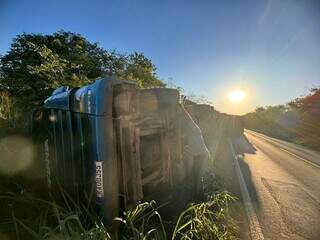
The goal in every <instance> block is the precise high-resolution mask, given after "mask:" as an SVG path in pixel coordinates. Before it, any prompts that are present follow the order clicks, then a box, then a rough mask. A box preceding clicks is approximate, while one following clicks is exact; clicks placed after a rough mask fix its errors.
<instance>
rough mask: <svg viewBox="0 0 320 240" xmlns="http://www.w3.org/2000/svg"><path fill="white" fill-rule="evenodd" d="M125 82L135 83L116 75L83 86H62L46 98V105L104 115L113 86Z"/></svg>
mask: <svg viewBox="0 0 320 240" xmlns="http://www.w3.org/2000/svg"><path fill="white" fill-rule="evenodd" d="M123 83H126V84H130V85H135V84H134V83H133V82H130V81H126V80H119V79H118V78H116V77H105V78H100V79H97V80H96V81H95V82H94V83H92V84H90V85H87V86H84V87H81V88H73V89H69V88H68V87H65V86H62V87H59V88H58V89H56V90H55V91H54V92H53V93H52V95H51V96H50V97H49V98H47V99H46V100H45V102H44V107H45V108H55V109H62V110H67V111H72V112H80V113H87V114H95V115H102V114H104V113H105V112H106V109H107V106H106V104H105V103H106V101H107V100H109V101H112V98H111V99H110V97H111V96H112V89H113V86H115V85H118V84H123Z"/></svg>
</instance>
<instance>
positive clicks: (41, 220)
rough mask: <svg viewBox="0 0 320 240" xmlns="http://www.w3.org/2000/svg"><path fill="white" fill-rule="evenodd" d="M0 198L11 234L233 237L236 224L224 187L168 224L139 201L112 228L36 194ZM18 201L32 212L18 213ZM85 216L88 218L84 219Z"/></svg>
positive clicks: (43, 239) (137, 239) (42, 238)
mask: <svg viewBox="0 0 320 240" xmlns="http://www.w3.org/2000/svg"><path fill="white" fill-rule="evenodd" d="M0 200H6V201H7V202H8V203H9V204H11V206H12V212H11V219H10V221H8V219H7V223H6V224H8V225H10V226H11V227H12V228H13V229H14V234H15V238H13V239H23V240H25V239H37V240H38V239H39V240H62V239H66V240H75V239H77V240H78V239H81V240H109V239H130V240H131V239H132V240H148V239H159V240H160V239H161V240H167V239H168V240H169V239H171V240H177V239H185V240H187V239H188V240H189V239H212V240H215V239H219V240H228V239H230V240H232V239H236V227H235V224H234V223H233V221H232V219H231V218H230V216H229V210H228V209H229V207H228V206H229V203H230V202H232V201H234V200H235V199H234V198H233V197H232V196H230V195H229V194H228V193H227V192H220V193H216V194H214V195H213V196H211V197H210V198H209V199H208V200H207V201H204V202H201V203H193V204H190V205H189V206H188V207H187V209H185V210H184V211H182V212H181V213H180V215H179V216H176V217H175V218H173V219H172V220H171V221H170V222H169V223H168V222H165V221H163V219H162V217H161V215H160V213H159V212H158V209H159V207H158V206H157V204H156V202H155V201H150V202H143V203H139V204H137V205H136V207H135V208H133V209H131V210H128V211H127V212H125V213H124V216H123V217H122V218H116V219H114V225H113V226H112V227H106V226H104V225H103V222H102V221H101V219H100V218H99V217H98V216H96V215H95V214H94V213H93V212H89V210H88V209H86V210H83V208H80V207H79V206H75V207H70V208H69V207H66V206H64V207H61V206H59V205H58V204H56V203H55V202H54V201H47V200H43V199H39V198H35V197H33V196H32V195H30V194H29V193H26V192H24V193H19V194H12V193H8V194H5V195H2V196H0ZM17 206H20V207H23V206H24V207H28V208H29V209H31V211H35V212H34V213H33V214H31V215H30V214H29V215H28V216H21V215H19V216H18V215H17V214H16V213H17V212H16V211H17ZM88 215H89V217H90V219H89V220H90V221H88V219H85V218H86V217H87V216H88ZM30 217H31V218H32V219H30Z"/></svg>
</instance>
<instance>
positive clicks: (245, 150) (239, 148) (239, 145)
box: [233, 135, 260, 210]
mask: <svg viewBox="0 0 320 240" xmlns="http://www.w3.org/2000/svg"><path fill="white" fill-rule="evenodd" d="M233 143H234V147H235V151H236V154H237V156H238V162H239V165H240V169H241V172H242V175H243V178H244V180H245V183H246V185H247V188H248V191H249V194H250V198H251V201H252V203H253V204H254V205H255V207H256V209H257V210H258V209H259V208H260V199H259V196H258V194H257V191H256V188H255V184H254V182H253V179H252V173H251V170H250V167H249V165H248V164H247V163H246V161H245V155H246V154H256V151H257V149H256V148H255V147H254V146H253V145H252V144H251V143H250V141H249V140H248V139H247V137H246V136H245V135H242V136H241V137H239V138H237V139H235V140H234V141H233Z"/></svg>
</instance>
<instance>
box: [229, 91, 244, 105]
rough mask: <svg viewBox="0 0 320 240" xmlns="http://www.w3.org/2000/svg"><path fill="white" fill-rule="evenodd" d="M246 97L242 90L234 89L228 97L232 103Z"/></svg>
mask: <svg viewBox="0 0 320 240" xmlns="http://www.w3.org/2000/svg"><path fill="white" fill-rule="evenodd" d="M245 97H246V93H245V92H244V91H242V90H233V91H231V92H230V93H229V95H228V98H229V100H230V102H232V103H240V102H242V101H243V100H244V99H245Z"/></svg>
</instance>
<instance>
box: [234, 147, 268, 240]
mask: <svg viewBox="0 0 320 240" xmlns="http://www.w3.org/2000/svg"><path fill="white" fill-rule="evenodd" d="M230 148H231V151H232V154H233V159H234V165H235V169H236V172H237V176H238V179H239V184H240V190H241V195H242V199H243V203H244V207H245V210H246V214H247V218H248V223H249V230H250V237H251V239H252V240H264V236H263V234H262V230H261V226H260V223H259V220H258V217H257V214H256V212H255V210H254V207H253V204H252V201H251V198H250V195H249V192H248V188H247V185H246V183H245V181H244V178H243V175H242V172H241V169H240V166H239V162H238V158H237V156H236V154H235V151H234V148H233V145H232V143H231V141H230Z"/></svg>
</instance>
